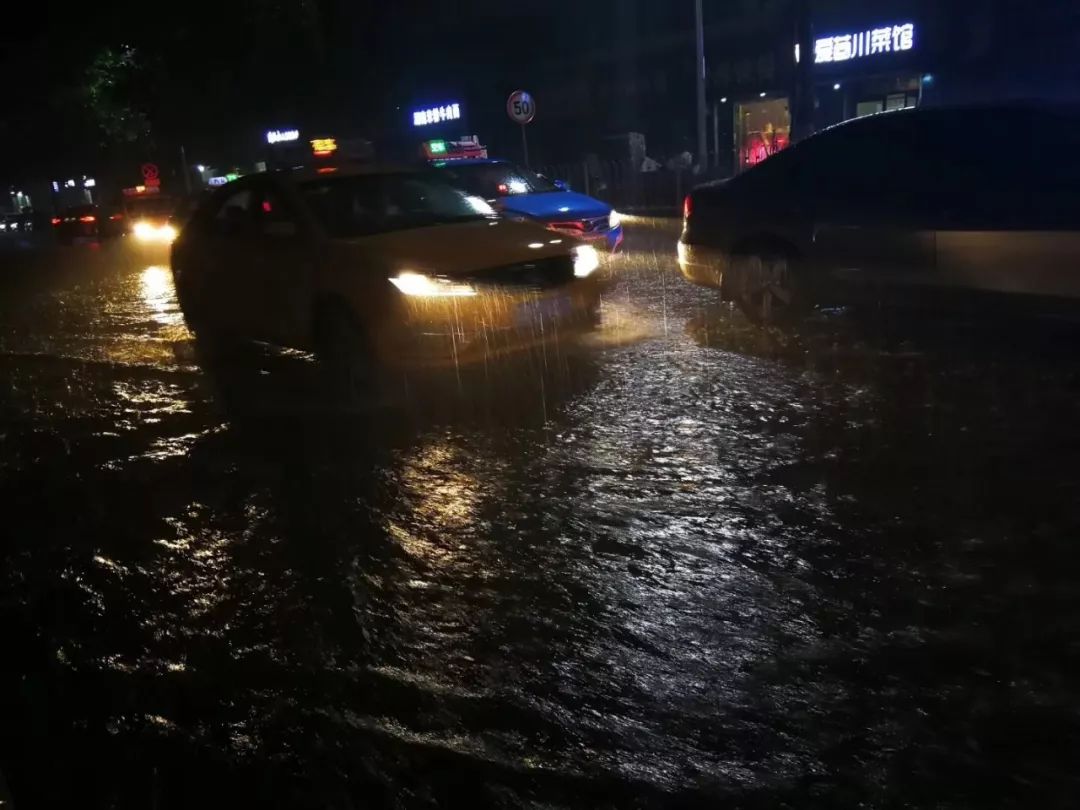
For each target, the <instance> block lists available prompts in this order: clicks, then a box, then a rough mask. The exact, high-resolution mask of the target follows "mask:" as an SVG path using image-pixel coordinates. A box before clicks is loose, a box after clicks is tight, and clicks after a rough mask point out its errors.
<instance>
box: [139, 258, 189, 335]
mask: <svg viewBox="0 0 1080 810" xmlns="http://www.w3.org/2000/svg"><path fill="white" fill-rule="evenodd" d="M139 282H140V284H141V288H142V300H143V303H144V304H146V306H147V307H148V308H149V309H150V311H151V313H153V317H154V320H156V321H157V322H158V323H159V324H161V325H162V326H180V325H181V324H183V322H184V315H183V313H182V312H180V305H179V303H178V302H177V300H176V287H175V286H174V285H173V277H172V273H171V272H170V271H169V269H168V268H167V267H162V266H161V265H157V264H152V265H150V266H149V267H147V268H146V269H145V270H143V271H142V275H141V276H140V279H139Z"/></svg>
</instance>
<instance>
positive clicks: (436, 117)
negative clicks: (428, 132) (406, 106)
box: [412, 102, 461, 127]
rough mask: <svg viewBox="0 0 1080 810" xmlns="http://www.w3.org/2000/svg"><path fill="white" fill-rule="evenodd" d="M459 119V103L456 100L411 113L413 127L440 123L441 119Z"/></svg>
mask: <svg viewBox="0 0 1080 810" xmlns="http://www.w3.org/2000/svg"><path fill="white" fill-rule="evenodd" d="M460 119H461V105H460V104H458V103H456V102H455V103H454V104H446V105H444V106H442V107H432V108H431V109H428V110H416V111H415V112H413V114H412V122H413V126H414V127H426V126H428V124H441V123H442V122H443V121H458V120H460Z"/></svg>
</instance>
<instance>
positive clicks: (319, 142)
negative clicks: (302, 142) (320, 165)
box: [311, 138, 337, 157]
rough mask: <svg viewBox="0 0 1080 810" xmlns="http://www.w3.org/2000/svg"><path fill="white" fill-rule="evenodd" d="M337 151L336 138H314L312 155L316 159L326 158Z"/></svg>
mask: <svg viewBox="0 0 1080 810" xmlns="http://www.w3.org/2000/svg"><path fill="white" fill-rule="evenodd" d="M336 151H337V139H336V138H314V139H313V140H312V141H311V153H312V154H313V155H315V157H326V156H327V155H332V154H334V152H336Z"/></svg>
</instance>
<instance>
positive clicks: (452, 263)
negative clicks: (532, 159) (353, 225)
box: [337, 220, 582, 276]
mask: <svg viewBox="0 0 1080 810" xmlns="http://www.w3.org/2000/svg"><path fill="white" fill-rule="evenodd" d="M579 244H582V243H581V242H579V241H578V240H575V239H573V238H571V237H568V236H564V235H562V234H557V233H553V232H552V231H549V230H547V229H546V228H544V227H541V226H540V225H536V224H534V223H531V222H512V221H508V220H481V221H477V222H464V223H460V224H455V225H433V226H431V227H427V228H411V229H409V230H403V231H394V232H392V233H384V234H377V235H375V236H366V237H363V238H358V239H349V240H342V241H340V242H338V243H337V253H338V255H339V258H341V259H344V260H346V261H347V262H348V263H354V262H355V263H358V264H360V265H362V266H364V267H367V268H371V269H376V268H378V270H379V271H380V272H385V273H390V274H396V273H400V272H405V271H412V272H414V273H426V274H429V275H446V276H456V275H468V274H470V273H475V272H476V271H478V270H487V269H491V268H496V267H503V266H506V265H511V264H517V263H519V262H527V261H535V260H536V259H545V258H551V257H555V256H565V255H567V254H568V253H569V252H570V249H571V248H573V247H574V246H576V245H579ZM530 246H532V247H530Z"/></svg>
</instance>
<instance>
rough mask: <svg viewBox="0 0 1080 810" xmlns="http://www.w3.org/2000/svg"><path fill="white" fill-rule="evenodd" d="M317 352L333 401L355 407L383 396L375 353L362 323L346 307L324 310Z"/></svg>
mask: <svg viewBox="0 0 1080 810" xmlns="http://www.w3.org/2000/svg"><path fill="white" fill-rule="evenodd" d="M315 353H316V355H317V357H318V361H319V367H320V372H321V377H322V382H323V385H324V386H325V390H326V394H327V396H328V398H329V400H330V401H331V402H332V403H333V404H335V405H337V406H339V407H346V408H354V407H358V406H361V405H365V404H371V403H372V402H374V401H375V400H376V399H377V398H378V395H379V390H378V389H379V384H378V373H377V363H376V359H375V353H374V351H373V347H372V345H371V342H370V340H369V339H368V336H367V334H366V333H365V331H364V329H363V327H362V326H361V324H360V323H359V322H358V321H357V319H356V317H355V316H354V315H353V314H352V312H351V311H350V310H349V309H347V308H346V307H345V306H344V305H330V306H326V307H323V308H322V310H321V311H320V312H319V313H318V314H317V315H316V320H315Z"/></svg>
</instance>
